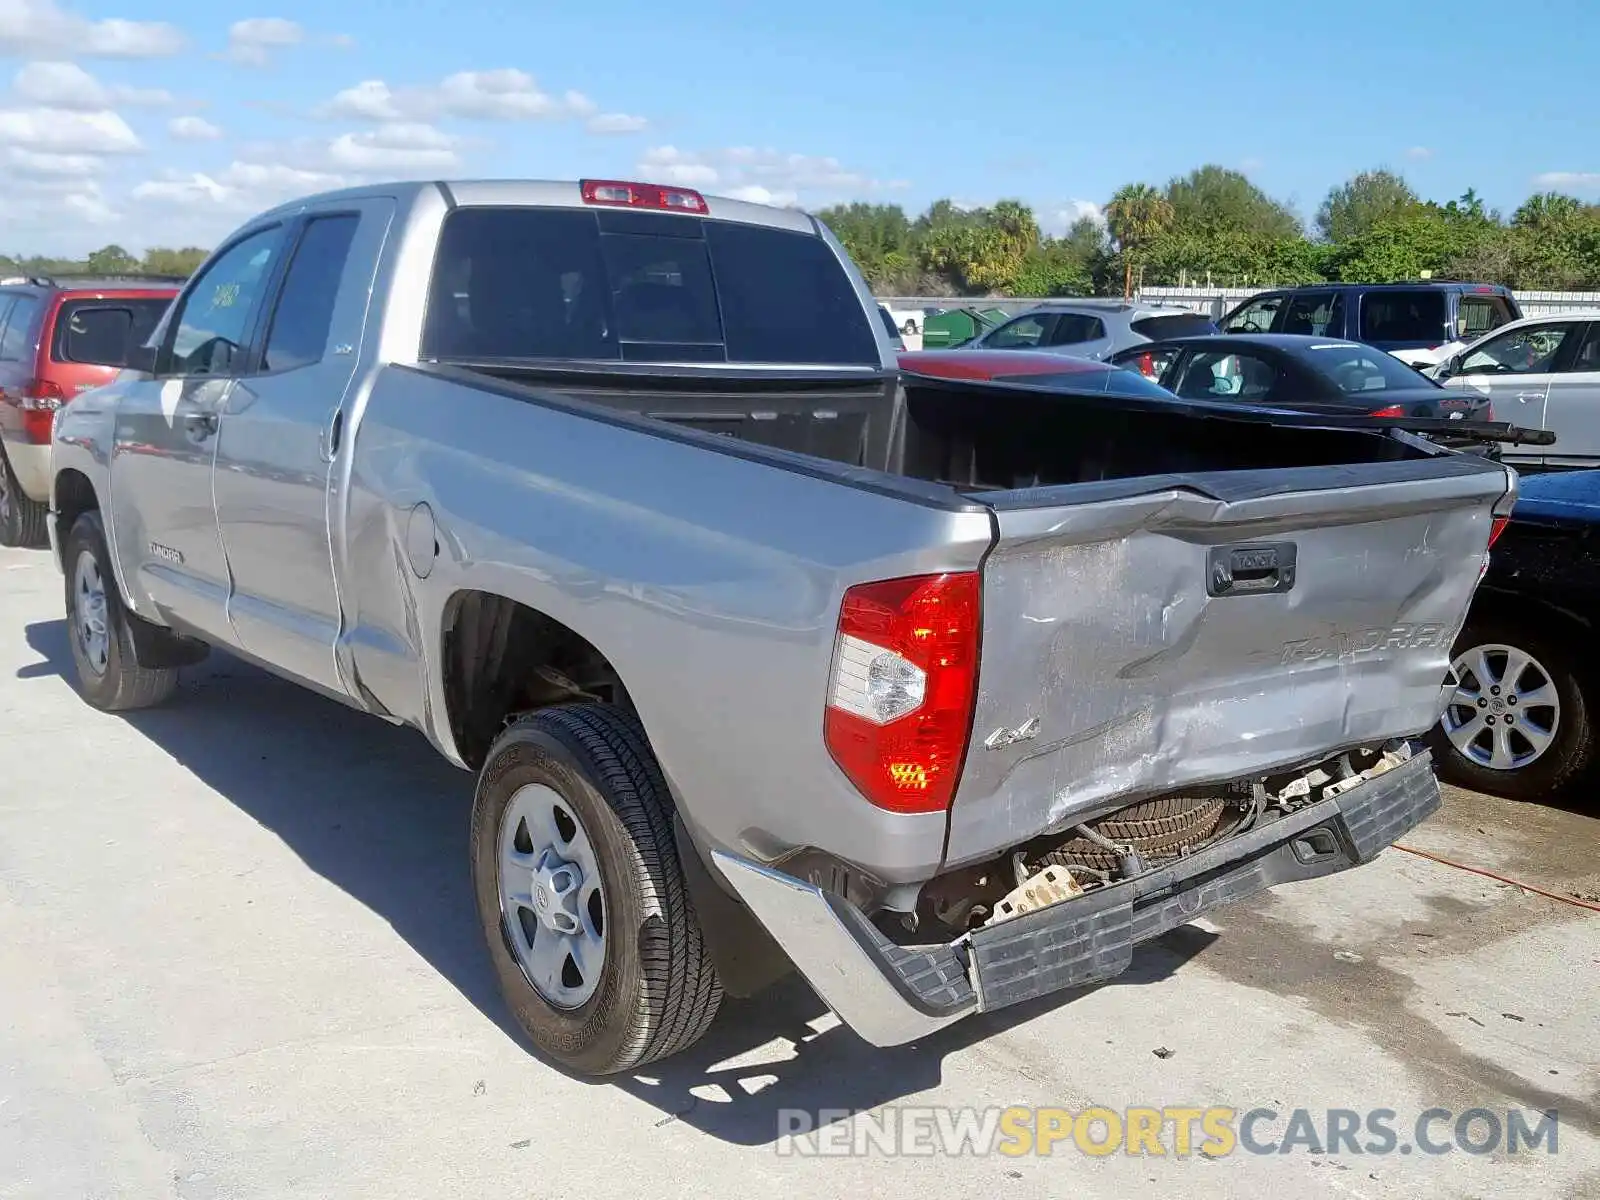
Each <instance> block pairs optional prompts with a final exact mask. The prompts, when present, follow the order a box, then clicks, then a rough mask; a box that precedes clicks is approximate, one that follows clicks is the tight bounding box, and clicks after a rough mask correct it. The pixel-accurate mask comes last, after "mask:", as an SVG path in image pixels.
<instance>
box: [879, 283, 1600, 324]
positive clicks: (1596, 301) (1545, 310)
mask: <svg viewBox="0 0 1600 1200" xmlns="http://www.w3.org/2000/svg"><path fill="white" fill-rule="evenodd" d="M1266 290H1268V289H1266V288H1206V287H1147V288H1141V289H1140V290H1139V293H1138V296H1137V299H1140V300H1144V301H1147V302H1155V303H1161V304H1174V305H1178V306H1179V307H1182V308H1188V309H1192V310H1194V311H1195V312H1199V313H1205V314H1207V315H1208V316H1212V317H1220V316H1222V315H1223V314H1225V313H1227V312H1228V311H1229V310H1231V309H1232V308H1233V306H1234V305H1236V304H1238V303H1239V302H1240V301H1243V300H1248V299H1249V298H1250V297H1251V296H1257V295H1260V294H1261V293H1262V292H1263V291H1266ZM1513 294H1514V295H1515V296H1516V298H1517V305H1518V306H1519V307H1520V308H1521V309H1522V311H1523V314H1524V315H1525V316H1530V317H1542V316H1547V315H1549V314H1551V313H1559V312H1567V311H1570V310H1572V309H1576V308H1593V309H1600V292H1537V291H1528V292H1515V293H1513ZM1075 298H1076V297H1068V296H1055V297H1052V299H1054V300H1058V301H1059V300H1067V299H1075ZM1094 299H1095V300H1096V302H1098V303H1101V304H1106V303H1115V298H1109V299H1108V298H1107V297H1103V296H1097V297H1095V298H1094ZM878 303H879V304H882V305H885V306H886V307H888V308H891V309H896V310H899V309H923V308H959V307H968V308H998V309H1001V310H1002V311H1004V312H1005V313H1007V314H1009V315H1015V314H1016V313H1019V312H1026V311H1027V310H1028V309H1030V308H1033V307H1035V306H1037V305H1040V304H1047V303H1049V300H1046V299H1040V298H1038V297H1028V296H1006V297H1003V298H995V299H989V298H986V297H977V296H879V297H878Z"/></svg>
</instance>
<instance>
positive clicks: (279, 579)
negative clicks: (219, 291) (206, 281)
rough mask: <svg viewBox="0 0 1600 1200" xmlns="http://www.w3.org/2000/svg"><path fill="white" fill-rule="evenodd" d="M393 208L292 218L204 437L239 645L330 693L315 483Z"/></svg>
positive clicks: (330, 631)
mask: <svg viewBox="0 0 1600 1200" xmlns="http://www.w3.org/2000/svg"><path fill="white" fill-rule="evenodd" d="M393 212H394V202H393V201H391V200H386V199H381V198H380V199H369V200H359V201H347V202H345V203H342V204H339V205H337V206H336V207H329V208H327V209H324V210H320V211H314V212H311V213H309V214H307V215H306V216H305V217H303V218H302V219H300V220H298V221H296V222H295V224H294V226H293V228H292V229H291V231H290V236H289V238H288V241H289V243H290V244H291V246H292V248H291V249H290V251H289V252H288V254H287V255H286V261H287V267H286V269H285V270H284V271H283V272H282V273H281V276H280V279H281V282H280V284H279V285H278V287H277V289H276V294H275V296H274V298H273V301H272V303H271V304H270V306H269V308H268V314H267V317H266V318H265V320H264V321H263V323H262V327H263V331H264V332H263V336H262V337H261V339H260V352H259V353H258V354H256V355H255V356H253V358H252V361H251V363H250V366H249V370H247V371H246V372H245V373H244V374H243V375H242V376H241V377H240V378H239V379H238V380H237V382H236V383H235V384H234V387H233V390H232V392H230V393H229V396H228V403H227V410H226V412H225V413H224V414H223V418H222V432H221V435H220V437H219V439H218V444H217V469H216V484H215V487H216V504H217V526H218V528H219V529H220V531H221V536H222V544H223V547H224V549H225V551H226V553H227V556H228V565H229V568H230V569H231V571H232V592H231V595H230V596H229V598H228V612H229V616H230V617H231V619H232V621H233V626H234V628H235V630H237V632H238V636H239V644H240V645H241V646H242V647H243V648H244V649H245V650H246V651H247V652H248V653H250V654H253V655H256V656H258V657H260V658H261V659H263V660H264V661H266V662H269V663H271V664H272V665H273V666H274V667H276V668H279V669H281V670H282V671H284V672H286V673H287V674H290V675H293V676H294V677H295V678H297V679H299V680H300V681H301V682H303V683H306V684H309V685H311V686H313V687H315V688H317V689H319V690H322V691H325V692H328V693H330V694H332V695H335V696H341V697H342V696H345V695H348V689H347V687H346V686H345V683H344V681H343V678H342V675H341V673H340V671H339V668H338V665H337V663H336V661H335V657H334V645H335V642H336V641H337V639H338V636H339V631H340V629H341V627H342V618H341V611H340V603H339V589H338V583H337V580H336V577H335V573H334V566H333V544H332V539H331V537H330V511H333V512H337V511H338V507H339V506H338V505H337V504H336V503H335V504H334V505H333V506H332V508H331V509H330V502H329V478H330V471H331V467H332V463H333V459H334V456H335V455H336V454H337V453H338V451H339V447H340V444H341V442H342V440H343V437H344V432H345V412H344V407H343V406H344V400H345V392H346V389H347V388H348V387H349V386H350V381H351V379H352V378H353V376H354V374H355V369H356V363H357V361H358V359H359V358H360V355H361V341H362V334H363V330H364V328H365V326H366V319H367V303H368V298H369V295H370V292H371V286H372V280H373V275H374V273H375V271H376V269H377V263H378V256H379V253H380V251H381V250H382V247H383V243H384V238H385V237H386V235H387V233H388V228H389V222H390V219H391V217H392V216H393Z"/></svg>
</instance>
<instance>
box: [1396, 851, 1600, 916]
mask: <svg viewBox="0 0 1600 1200" xmlns="http://www.w3.org/2000/svg"><path fill="white" fill-rule="evenodd" d="M1394 849H1396V850H1404V851H1405V852H1406V853H1407V854H1415V855H1416V856H1417V857H1418V858H1426V859H1429V860H1431V861H1433V862H1436V863H1439V864H1440V865H1441V866H1446V867H1454V868H1455V869H1456V870H1458V871H1468V872H1470V873H1472V874H1473V875H1482V876H1483V877H1484V878H1485V879H1493V880H1494V881H1495V882H1496V883H1509V884H1510V885H1511V886H1512V887H1518V888H1521V889H1522V890H1523V891H1525V892H1532V893H1534V894H1535V895H1537V896H1545V897H1547V898H1549V899H1551V900H1559V901H1560V902H1561V903H1562V904H1571V905H1574V906H1576V907H1578V908H1587V909H1588V910H1589V911H1590V912H1600V904H1596V903H1594V901H1592V900H1582V899H1580V898H1578V897H1577V896H1564V895H1562V894H1561V893H1560V892H1552V891H1549V890H1547V889H1545V888H1542V887H1535V886H1534V885H1533V884H1531V883H1523V882H1522V880H1520V879H1508V878H1506V877H1505V876H1504V875H1496V874H1495V873H1494V872H1493V871H1485V870H1484V869H1483V868H1482V867H1469V866H1467V864H1466V863H1458V862H1454V861H1453V860H1451V859H1448V858H1441V857H1440V856H1439V855H1437V854H1431V853H1429V852H1428V851H1426V850H1418V849H1417V848H1416V847H1415V846H1405V845H1402V844H1401V843H1399V842H1396V843H1395V844H1394Z"/></svg>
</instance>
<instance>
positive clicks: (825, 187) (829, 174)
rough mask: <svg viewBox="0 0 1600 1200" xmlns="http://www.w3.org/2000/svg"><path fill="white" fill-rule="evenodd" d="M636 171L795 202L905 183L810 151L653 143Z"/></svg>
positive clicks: (727, 191)
mask: <svg viewBox="0 0 1600 1200" xmlns="http://www.w3.org/2000/svg"><path fill="white" fill-rule="evenodd" d="M638 170H639V172H640V174H641V176H642V177H643V178H645V179H648V180H651V181H653V182H660V183H676V184H680V185H681V186H683V187H694V188H708V189H709V188H716V189H718V190H719V191H720V192H721V193H722V194H723V195H727V196H730V197H733V198H735V199H739V198H746V199H748V198H751V197H755V196H759V195H765V196H769V197H772V199H770V200H764V201H759V202H760V203H772V204H794V203H796V202H798V200H799V198H800V197H801V196H802V195H805V194H807V193H810V194H813V195H818V196H841V195H861V194H865V193H868V192H875V191H881V190H884V189H888V188H898V187H903V186H905V185H904V184H902V183H899V182H894V181H891V182H884V181H881V180H877V179H874V178H872V177H871V176H870V175H867V174H864V173H862V172H860V171H853V170H849V169H847V168H846V167H844V166H843V165H842V164H841V163H840V162H839V160H838V159H836V158H829V157H825V156H819V155H811V154H783V153H780V152H778V151H776V150H757V149H754V148H752V147H749V146H735V147H731V148H729V149H725V150H712V151H705V152H691V151H685V150H679V149H678V148H677V147H676V146H652V147H651V148H650V149H649V150H646V151H645V154H644V158H643V159H642V160H641V161H640V163H639V167H638Z"/></svg>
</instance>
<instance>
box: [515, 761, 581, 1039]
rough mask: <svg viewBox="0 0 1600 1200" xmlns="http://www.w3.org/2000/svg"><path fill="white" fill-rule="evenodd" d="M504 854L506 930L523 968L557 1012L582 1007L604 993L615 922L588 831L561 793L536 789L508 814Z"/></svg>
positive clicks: (522, 793)
mask: <svg viewBox="0 0 1600 1200" xmlns="http://www.w3.org/2000/svg"><path fill="white" fill-rule="evenodd" d="M498 849H499V853H498V856H497V859H496V873H497V875H498V884H499V892H500V917H501V924H502V926H503V928H504V930H505V935H506V941H507V943H508V944H509V946H510V949H511V952H512V955H513V956H514V957H515V959H516V961H517V966H518V967H519V968H520V969H521V971H522V974H523V976H524V977H525V978H526V979H527V981H528V983H529V985H530V986H531V987H532V988H533V989H534V991H536V992H538V993H539V995H540V996H541V997H542V998H543V999H544V1000H545V1001H546V1002H547V1003H548V1004H550V1005H551V1006H552V1007H554V1008H559V1009H567V1010H571V1009H575V1008H579V1007H581V1006H582V1005H583V1004H585V1003H586V1002H587V1001H588V1000H589V999H590V998H591V997H592V996H593V995H594V994H595V991H596V989H598V987H599V986H600V977H601V974H602V972H603V970H604V968H605V960H606V942H607V937H606V925H607V918H608V916H609V913H608V911H607V904H606V896H605V889H604V887H603V884H602V880H601V875H600V863H599V860H598V859H597V858H596V856H595V852H594V845H593V843H592V842H591V841H590V840H589V834H588V831H587V830H585V829H584V827H583V822H582V821H581V820H579V818H578V815H577V813H576V811H575V810H574V808H573V806H572V805H570V804H568V803H567V802H566V801H565V800H564V799H562V797H561V795H560V794H559V793H558V792H556V791H555V789H553V788H550V787H547V786H545V785H544V784H529V785H527V786H525V787H521V788H518V789H517V791H516V792H515V793H514V794H513V795H512V797H511V801H510V803H509V804H508V805H507V806H506V811H505V816H504V817H503V818H502V820H501V823H500V838H499V848H498Z"/></svg>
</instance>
